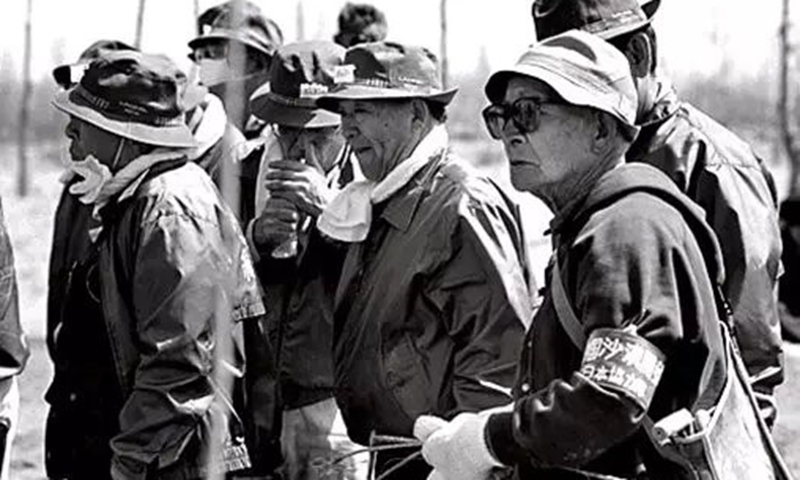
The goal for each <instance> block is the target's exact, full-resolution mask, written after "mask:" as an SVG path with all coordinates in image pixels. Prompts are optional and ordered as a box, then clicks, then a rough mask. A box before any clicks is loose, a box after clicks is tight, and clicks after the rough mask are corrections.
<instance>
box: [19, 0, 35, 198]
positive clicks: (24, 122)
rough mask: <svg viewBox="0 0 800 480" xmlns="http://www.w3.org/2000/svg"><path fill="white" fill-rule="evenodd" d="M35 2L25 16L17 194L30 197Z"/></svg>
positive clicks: (29, 5) (28, 7) (30, 5)
mask: <svg viewBox="0 0 800 480" xmlns="http://www.w3.org/2000/svg"><path fill="white" fill-rule="evenodd" d="M32 13H33V0H28V6H27V12H26V14H25V47H24V49H25V50H24V57H23V62H24V63H23V69H22V99H21V103H20V108H19V138H18V141H19V143H18V148H19V169H18V170H17V194H18V195H19V196H20V197H24V196H26V195H28V133H29V130H30V125H29V124H30V107H31V105H30V104H31V94H32V93H33V84H32V83H31V40H32V36H31V30H32V26H31V25H32V19H31V17H32Z"/></svg>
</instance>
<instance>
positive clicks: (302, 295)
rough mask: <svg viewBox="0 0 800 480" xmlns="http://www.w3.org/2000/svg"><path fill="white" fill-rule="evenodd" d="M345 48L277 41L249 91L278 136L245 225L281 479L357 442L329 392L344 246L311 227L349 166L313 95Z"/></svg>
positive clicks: (301, 476)
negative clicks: (270, 371)
mask: <svg viewBox="0 0 800 480" xmlns="http://www.w3.org/2000/svg"><path fill="white" fill-rule="evenodd" d="M343 57H344V48H343V47H341V46H339V45H336V44H334V43H332V42H323V41H311V42H298V43H292V44H289V45H286V46H284V47H281V48H280V49H278V51H277V52H276V54H275V57H274V58H273V62H272V68H271V70H270V77H269V85H268V86H267V87H264V88H262V89H260V90H258V91H257V92H256V93H255V94H254V96H253V99H252V100H251V108H252V110H253V112H254V114H255V115H256V116H258V117H259V118H261V119H262V120H264V121H265V122H267V123H269V124H271V126H272V128H273V130H274V132H275V135H276V137H277V142H274V143H273V144H272V145H271V147H270V148H268V149H267V151H266V152H265V155H264V156H263V157H262V159H261V167H260V169H259V175H258V182H257V187H256V193H255V199H256V205H255V211H256V212H257V214H258V216H257V217H256V218H255V219H254V220H253V221H252V222H250V225H249V228H248V230H247V233H248V237H249V239H250V243H251V248H252V249H253V251H254V255H255V256H256V257H258V260H257V261H256V272H257V274H258V276H259V278H260V280H261V284H262V286H263V288H264V291H265V294H266V298H267V303H268V305H269V306H270V308H269V310H268V312H267V316H266V317H265V325H266V328H267V330H268V332H269V336H270V338H271V339H272V344H273V346H274V347H275V351H276V359H277V367H276V368H277V372H278V385H279V388H280V395H279V396H278V398H280V401H281V405H278V410H279V411H280V415H281V417H282V424H283V425H282V433H281V439H280V440H281V447H282V450H283V454H284V464H283V475H284V476H283V477H282V478H286V479H287V480H305V479H315V478H318V477H317V476H316V473H318V472H316V473H315V472H314V468H312V465H316V464H319V463H320V462H323V463H324V462H326V461H329V460H332V459H334V458H337V457H340V456H342V455H345V454H347V453H348V452H350V451H352V450H353V449H354V448H355V444H353V443H352V442H351V441H350V440H349V438H348V437H347V432H346V430H345V428H344V423H343V421H342V417H341V413H340V412H339V409H338V408H337V407H336V402H335V401H334V399H333V365H332V364H333V358H332V357H333V299H334V294H335V291H336V284H337V282H338V280H339V275H340V274H341V269H342V261H343V260H344V247H343V246H342V245H341V244H339V243H338V242H334V241H331V240H330V239H328V238H325V237H324V236H323V235H322V234H321V233H320V232H319V231H318V230H317V228H316V223H317V218H318V217H319V215H320V213H321V212H322V210H323V209H324V208H325V206H326V205H327V203H328V201H329V200H330V198H331V197H332V196H333V195H334V193H335V192H336V191H337V190H339V189H340V188H341V187H342V186H343V185H344V184H345V183H346V182H347V180H348V179H347V178H346V176H343V175H342V172H343V171H351V170H350V169H349V167H350V165H349V163H350V161H351V158H350V157H351V155H350V149H349V148H347V147H346V146H345V141H344V137H343V136H342V135H341V130H340V127H339V125H340V118H339V115H336V114H334V113H331V112H328V111H325V110H322V109H319V108H316V106H315V104H314V99H315V98H317V97H319V96H320V95H322V94H323V93H326V92H327V91H328V90H329V89H331V88H332V87H333V86H334V82H335V81H336V79H337V78H340V77H341V75H342V73H343V71H346V69H345V68H344V67H343V66H342V59H343ZM339 467H341V468H343V469H345V470H346V473H345V474H344V476H342V477H337V478H348V479H349V478H362V477H363V472H362V477H357V476H356V475H357V473H358V466H357V465H355V464H354V463H353V461H352V460H350V461H343V462H340V464H339ZM362 470H365V469H362Z"/></svg>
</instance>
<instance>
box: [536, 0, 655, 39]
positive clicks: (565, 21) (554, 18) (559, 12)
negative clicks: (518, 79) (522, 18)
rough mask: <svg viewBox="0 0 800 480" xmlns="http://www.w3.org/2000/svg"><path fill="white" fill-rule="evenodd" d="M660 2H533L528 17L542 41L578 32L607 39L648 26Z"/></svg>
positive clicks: (605, 0) (577, 0)
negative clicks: (570, 32) (581, 31)
mask: <svg viewBox="0 0 800 480" xmlns="http://www.w3.org/2000/svg"><path fill="white" fill-rule="evenodd" d="M660 4H661V0H535V1H534V2H533V4H532V5H531V15H533V23H534V25H535V27H536V37H537V38H538V39H539V40H544V39H546V38H550V37H552V36H555V35H558V34H560V33H564V32H566V31H567V30H572V29H579V30H584V31H586V32H589V33H593V34H595V35H597V36H599V37H601V38H604V39H606V40H608V39H611V38H614V37H618V36H620V35H624V34H626V33H629V32H632V31H634V30H638V29H640V28H642V27H644V26H645V25H648V24H649V23H650V21H651V20H652V17H653V15H654V14H655V12H656V10H658V7H659V5H660Z"/></svg>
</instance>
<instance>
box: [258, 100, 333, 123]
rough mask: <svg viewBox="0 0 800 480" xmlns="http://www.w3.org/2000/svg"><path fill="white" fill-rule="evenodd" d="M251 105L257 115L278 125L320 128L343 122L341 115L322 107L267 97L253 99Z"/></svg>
mask: <svg viewBox="0 0 800 480" xmlns="http://www.w3.org/2000/svg"><path fill="white" fill-rule="evenodd" d="M250 105H251V110H252V112H253V114H254V115H255V116H256V117H258V118H260V119H261V120H264V121H265V122H267V123H274V124H277V125H286V126H289V127H300V128H318V127H337V126H339V125H340V124H341V123H342V120H341V117H340V116H339V115H338V114H337V113H334V112H332V111H329V110H325V109H322V108H303V107H290V106H288V105H281V104H279V103H276V102H273V101H272V100H270V99H268V98H266V97H259V98H256V99H253V100H251V102H250Z"/></svg>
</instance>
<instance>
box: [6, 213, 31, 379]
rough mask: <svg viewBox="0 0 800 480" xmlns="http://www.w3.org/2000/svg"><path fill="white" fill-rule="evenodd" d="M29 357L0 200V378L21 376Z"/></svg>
mask: <svg viewBox="0 0 800 480" xmlns="http://www.w3.org/2000/svg"><path fill="white" fill-rule="evenodd" d="M28 355H29V351H28V344H27V343H26V342H25V335H24V334H23V332H22V325H21V324H20V321H19V300H18V298H17V275H16V270H15V268H14V253H13V251H12V248H11V239H10V238H9V236H8V231H7V230H6V220H5V217H4V215H3V203H2V200H0V373H1V374H2V375H0V378H5V377H8V376H11V375H16V374H18V373H20V372H21V371H22V369H23V368H25V364H26V363H27V361H28Z"/></svg>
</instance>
